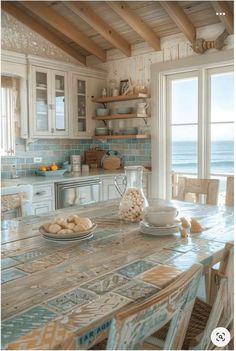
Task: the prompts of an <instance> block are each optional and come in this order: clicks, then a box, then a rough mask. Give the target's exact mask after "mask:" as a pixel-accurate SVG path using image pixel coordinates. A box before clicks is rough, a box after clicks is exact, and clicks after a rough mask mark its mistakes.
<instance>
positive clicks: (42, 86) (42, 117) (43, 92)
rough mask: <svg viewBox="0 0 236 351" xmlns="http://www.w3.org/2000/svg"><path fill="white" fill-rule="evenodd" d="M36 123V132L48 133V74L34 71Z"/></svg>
mask: <svg viewBox="0 0 236 351" xmlns="http://www.w3.org/2000/svg"><path fill="white" fill-rule="evenodd" d="M35 78H36V87H35V89H36V91H35V94H36V103H35V109H36V111H35V112H36V116H35V118H36V123H35V128H36V131H37V132H48V131H49V106H48V74H47V72H38V71H36V76H35Z"/></svg>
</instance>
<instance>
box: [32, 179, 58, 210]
mask: <svg viewBox="0 0 236 351" xmlns="http://www.w3.org/2000/svg"><path fill="white" fill-rule="evenodd" d="M32 207H33V212H34V214H35V215H39V214H43V213H48V212H50V211H53V210H54V209H55V201H54V186H53V184H44V185H33V204H32Z"/></svg>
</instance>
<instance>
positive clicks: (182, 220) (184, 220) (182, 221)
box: [180, 217, 190, 228]
mask: <svg viewBox="0 0 236 351" xmlns="http://www.w3.org/2000/svg"><path fill="white" fill-rule="evenodd" d="M180 220H181V223H182V227H183V228H189V227H190V223H189V221H188V220H187V219H186V218H185V217H181V218H180Z"/></svg>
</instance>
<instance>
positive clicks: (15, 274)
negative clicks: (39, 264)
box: [1, 268, 27, 284]
mask: <svg viewBox="0 0 236 351" xmlns="http://www.w3.org/2000/svg"><path fill="white" fill-rule="evenodd" d="M25 275H27V274H26V273H24V272H21V271H19V270H18V269H17V268H10V269H5V270H4V271H3V272H2V273H1V283H2V284H3V283H6V282H9V281H11V280H14V279H17V278H21V277H24V276H25Z"/></svg>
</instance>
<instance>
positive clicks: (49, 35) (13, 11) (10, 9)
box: [1, 1, 86, 65]
mask: <svg viewBox="0 0 236 351" xmlns="http://www.w3.org/2000/svg"><path fill="white" fill-rule="evenodd" d="M1 5H2V10H4V11H6V12H7V13H9V14H10V15H11V16H13V17H15V18H16V19H17V20H18V21H20V22H21V23H23V24H24V25H26V26H27V27H29V28H30V29H32V30H33V31H35V32H36V33H38V34H39V35H41V36H42V37H44V38H45V39H46V40H48V41H50V42H51V43H52V44H54V45H56V46H57V47H59V48H60V49H61V50H63V51H65V52H66V53H67V54H68V55H70V56H71V57H73V58H74V59H76V60H77V61H78V62H79V63H80V64H82V65H86V57H85V56H83V55H81V54H80V53H79V52H77V51H76V50H75V49H73V48H72V47H71V46H70V45H68V44H67V43H66V42H65V41H64V40H62V39H61V38H60V37H58V36H57V35H56V34H55V33H53V32H51V31H50V30H48V29H46V28H45V27H44V26H43V25H42V24H40V23H39V22H37V21H36V20H35V19H34V18H32V17H30V16H29V15H28V14H27V13H25V12H24V11H23V10H22V9H21V8H19V7H17V6H15V5H14V3H13V2H11V1H2V3H1Z"/></svg>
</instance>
